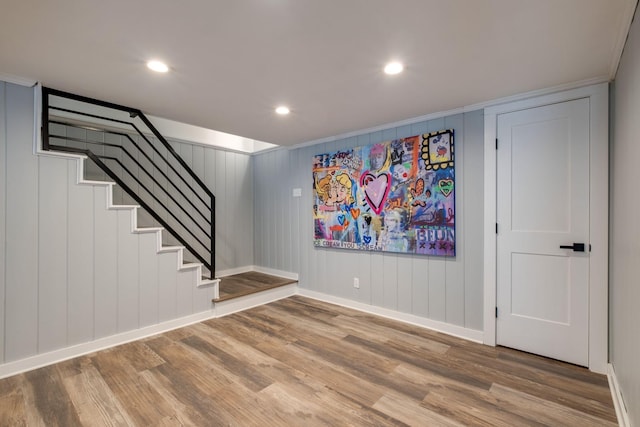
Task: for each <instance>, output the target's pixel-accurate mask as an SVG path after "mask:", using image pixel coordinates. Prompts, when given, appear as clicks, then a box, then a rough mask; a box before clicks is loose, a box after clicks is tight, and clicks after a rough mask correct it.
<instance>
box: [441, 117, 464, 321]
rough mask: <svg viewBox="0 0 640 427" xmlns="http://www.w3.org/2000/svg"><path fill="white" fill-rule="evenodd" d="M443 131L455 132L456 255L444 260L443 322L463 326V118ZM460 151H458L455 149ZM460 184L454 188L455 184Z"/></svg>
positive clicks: (450, 121) (447, 123) (451, 119)
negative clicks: (451, 130)
mask: <svg viewBox="0 0 640 427" xmlns="http://www.w3.org/2000/svg"><path fill="white" fill-rule="evenodd" d="M444 129H456V134H455V135H454V150H455V151H454V154H455V182H456V188H455V198H456V211H455V221H456V235H459V236H460V237H459V238H456V256H455V257H447V258H445V259H444V261H445V276H446V284H445V292H446V294H445V319H444V320H445V321H446V322H447V323H450V324H454V325H458V326H464V319H465V313H464V307H465V305H464V303H465V299H464V281H465V277H464V273H465V272H464V260H465V247H466V245H465V242H466V241H467V239H468V236H467V234H466V229H465V226H464V218H465V217H466V215H468V213H469V212H468V209H467V207H466V204H465V199H464V196H465V193H464V182H465V181H466V174H465V148H466V144H465V131H466V130H465V127H464V116H463V115H462V114H457V115H455V116H449V117H447V118H446V119H445V123H444ZM456 141H460V146H459V147H458V146H456V145H455V142H456ZM458 148H460V149H458ZM458 183H459V184H461V185H459V186H458V185H457V184H458Z"/></svg>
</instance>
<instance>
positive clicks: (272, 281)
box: [213, 271, 296, 302]
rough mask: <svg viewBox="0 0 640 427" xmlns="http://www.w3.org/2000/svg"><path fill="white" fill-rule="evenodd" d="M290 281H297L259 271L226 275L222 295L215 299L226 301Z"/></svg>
mask: <svg viewBox="0 0 640 427" xmlns="http://www.w3.org/2000/svg"><path fill="white" fill-rule="evenodd" d="M290 283H296V280H291V279H286V278H284V277H277V276H272V275H269V274H264V273H259V272H257V271H249V272H246V273H240V274H234V275H232V276H225V277H222V278H221V279H220V296H219V298H217V299H214V300H213V301H214V302H221V301H226V300H230V299H232V298H238V297H242V296H245V295H250V294H255V293H257V292H262V291H266V290H268V289H273V288H278V287H280V286H284V285H288V284H290Z"/></svg>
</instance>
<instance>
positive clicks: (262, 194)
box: [253, 111, 483, 330]
mask: <svg viewBox="0 0 640 427" xmlns="http://www.w3.org/2000/svg"><path fill="white" fill-rule="evenodd" d="M467 116H468V117H469V119H468V120H467ZM481 119H482V111H477V112H471V113H465V114H458V115H454V116H450V117H445V118H438V119H434V120H429V121H424V122H419V123H414V124H411V125H405V126H400V127H397V128H390V129H387V130H382V131H375V132H370V133H366V134H362V135H358V136H356V137H349V138H345V139H339V140H333V141H329V142H325V143H321V144H317V145H314V146H309V147H302V148H298V149H290V150H275V151H272V152H269V153H265V154H258V155H256V156H254V158H253V162H254V164H255V167H254V173H255V175H254V185H255V187H254V191H255V194H256V205H255V212H256V230H255V236H256V241H255V248H256V255H255V258H256V262H257V263H258V265H263V266H266V267H270V268H276V269H281V268H282V266H285V267H287V266H289V265H290V266H291V269H292V271H294V272H297V273H299V276H300V286H301V287H303V288H307V289H311V290H314V291H318V292H323V293H328V294H330V295H334V296H338V297H345V298H350V299H353V300H356V301H359V302H364V303H367V304H372V305H375V306H379V307H385V308H390V309H393V310H398V311H401V312H406V313H412V314H416V315H419V316H423V317H428V318H431V319H434V320H439V321H443V322H448V323H452V324H455V325H462V326H466V327H468V328H471V329H476V330H479V329H481V328H482V320H481V318H482V317H481V312H482V299H481V298H478V295H481V292H482V283H481V281H482V269H481V266H480V265H479V264H478V263H477V262H475V261H473V260H469V258H473V256H469V255H467V254H468V250H477V248H478V247H479V245H482V234H481V232H482V227H481V224H482V218H481V217H480V218H477V217H473V216H472V215H471V214H469V212H479V211H481V206H482V196H481V194H480V195H477V194H467V193H468V192H467V191H465V187H464V183H465V182H467V181H469V180H471V181H473V182H474V184H472V185H471V187H470V188H471V190H470V191H475V190H477V189H478V185H482V148H481V147H482V144H483V124H482V121H481ZM467 122H468V123H467ZM468 127H469V128H468ZM445 128H454V129H455V130H456V132H457V134H456V156H457V157H456V162H457V166H456V174H457V175H456V185H457V187H456V197H457V199H456V211H457V218H456V229H457V231H456V233H457V246H458V247H457V256H456V257H455V258H441V257H425V256H411V255H401V254H393V253H368V252H358V251H348V250H339V249H325V248H315V247H313V220H312V217H311V203H312V197H311V191H312V174H311V159H312V157H313V155H315V154H318V153H324V152H331V151H336V150H339V149H348V148H352V147H354V146H362V145H369V144H375V143H378V142H383V141H387V140H391V139H395V138H401V137H407V136H412V135H419V134H422V133H427V132H432V131H437V130H442V129H445ZM467 135H469V136H467ZM468 144H471V145H473V147H474V148H475V149H474V150H471V151H470V153H471V154H472V155H474V157H473V158H472V159H471V160H468V157H466V156H465V149H466V146H467V145H468ZM478 147H479V148H478ZM283 159H284V160H287V161H286V162H285V163H283ZM458 162H459V163H458ZM274 175H275V176H276V178H278V179H276V178H274ZM284 177H286V179H288V180H290V183H289V184H288V185H286V186H285V189H284V191H286V192H287V194H286V195H285V197H280V193H279V192H277V191H276V194H275V195H272V188H273V186H274V183H276V184H275V185H277V183H279V182H280V183H281V182H282V180H283V179H285V178H284ZM292 188H301V189H302V196H301V197H299V198H295V199H293V198H292V197H291V191H292V190H291V189H292ZM279 205H281V206H284V207H285V208H284V209H281V208H280V206H279ZM294 216H295V218H294ZM469 217H471V219H469ZM478 225H480V227H478ZM287 227H289V230H290V237H288V238H287V237H286V236H288V230H287ZM471 227H474V230H473V231H471V232H468V229H469V228H471ZM475 228H477V230H476V229H475ZM278 236H284V239H282V240H279V239H278ZM294 248H295V251H296V254H293V253H292V251H293V250H294ZM467 248H469V249H467ZM475 258H476V259H477V258H479V257H478V255H477V253H476V255H475ZM289 260H291V261H289ZM467 266H469V269H470V270H469V271H467V270H466V268H467ZM287 268H288V267H287ZM354 277H358V279H359V280H360V288H359V289H355V288H354V287H353V278H354Z"/></svg>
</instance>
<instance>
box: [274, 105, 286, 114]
mask: <svg viewBox="0 0 640 427" xmlns="http://www.w3.org/2000/svg"><path fill="white" fill-rule="evenodd" d="M276 113H278V114H280V115H281V116H286V115H287V114H289V108H288V107H285V106H284V105H281V106H279V107H278V108H276Z"/></svg>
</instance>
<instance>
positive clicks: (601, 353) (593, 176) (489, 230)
mask: <svg viewBox="0 0 640 427" xmlns="http://www.w3.org/2000/svg"><path fill="white" fill-rule="evenodd" d="M581 98H589V135H590V138H589V151H590V154H589V169H590V172H589V173H590V175H589V177H590V178H589V181H590V182H589V236H590V241H589V243H590V244H591V245H592V248H591V254H590V257H589V369H590V370H591V371H594V372H598V373H602V374H605V373H606V372H607V363H608V340H609V296H608V262H609V202H608V201H609V86H608V83H601V84H597V85H591V86H585V87H581V88H577V89H573V90H567V91H563V92H557V93H552V94H548V95H543V96H535V97H529V98H526V97H524V96H523V98H522V99H520V100H516V101H510V102H506V103H504V104H500V105H495V106H491V107H487V108H485V110H484V232H483V235H484V278H483V284H484V309H483V317H484V339H483V342H484V344H487V345H491V346H495V345H496V318H495V310H496V295H497V262H496V261H497V245H496V243H497V236H496V222H497V221H496V218H497V178H496V176H497V166H498V164H497V155H496V135H497V124H498V115H500V114H503V113H510V112H514V111H520V110H525V109H529V108H535V107H541V106H544V105H549V104H556V103H560V102H565V101H571V100H574V99H581ZM602 200H606V203H601V201H602Z"/></svg>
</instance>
